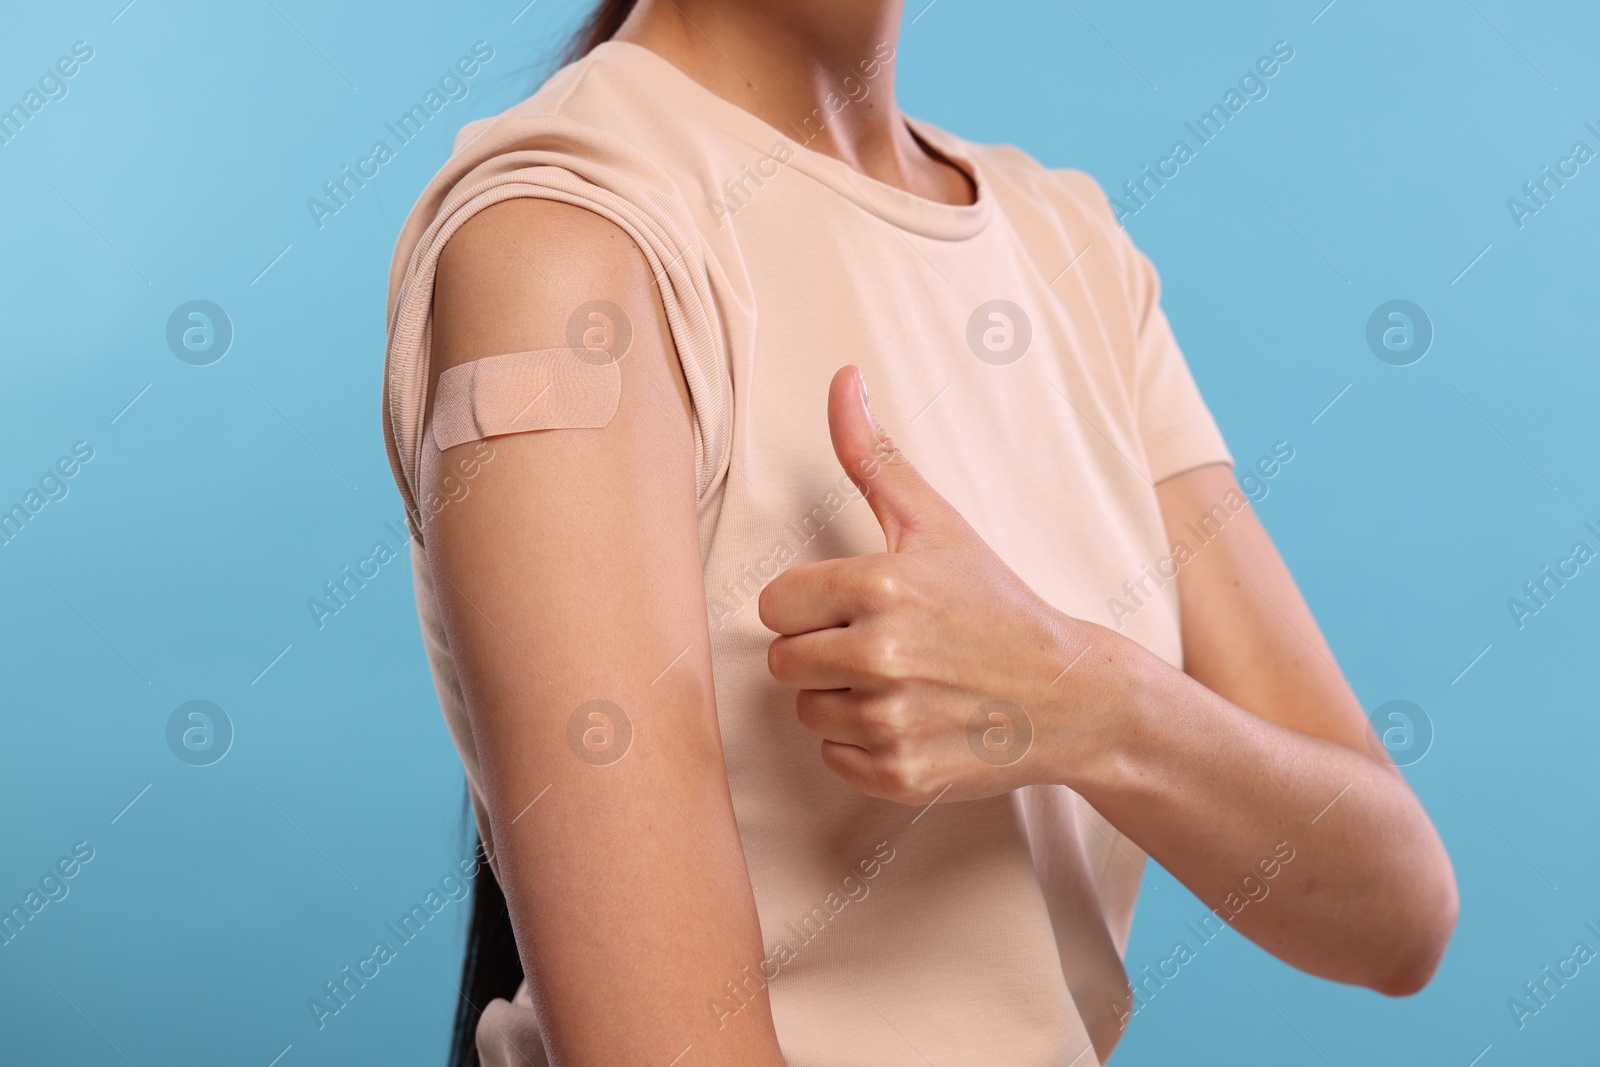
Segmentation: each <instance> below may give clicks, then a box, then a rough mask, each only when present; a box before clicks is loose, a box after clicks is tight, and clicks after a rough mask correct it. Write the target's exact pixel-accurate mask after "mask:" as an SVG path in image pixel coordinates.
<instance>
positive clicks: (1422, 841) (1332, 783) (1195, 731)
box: [1037, 630, 1457, 995]
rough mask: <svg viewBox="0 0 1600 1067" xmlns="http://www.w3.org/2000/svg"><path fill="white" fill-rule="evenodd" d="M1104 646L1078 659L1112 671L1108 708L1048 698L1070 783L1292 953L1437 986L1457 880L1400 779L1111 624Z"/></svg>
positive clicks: (1282, 953)
mask: <svg viewBox="0 0 1600 1067" xmlns="http://www.w3.org/2000/svg"><path fill="white" fill-rule="evenodd" d="M1091 648H1093V649H1094V651H1092V652H1090V653H1089V654H1088V655H1086V656H1085V660H1084V663H1083V664H1080V666H1079V668H1078V669H1084V668H1088V669H1089V670H1090V671H1094V672H1096V673H1097V674H1098V675H1099V678H1098V679H1096V680H1095V681H1094V683H1093V684H1092V685H1091V691H1094V692H1100V693H1104V694H1105V705H1104V707H1103V708H1102V709H1101V710H1099V711H1098V712H1096V713H1093V714H1089V715H1086V714H1085V709H1084V708H1083V707H1082V706H1081V705H1078V704H1076V703H1075V702H1074V704H1073V705H1072V706H1068V705H1067V704H1066V703H1065V702H1060V701H1056V702H1052V701H1050V700H1048V699H1047V700H1044V701H1042V702H1041V703H1040V704H1039V705H1037V707H1038V708H1039V715H1040V716H1041V717H1042V719H1043V721H1041V722H1039V723H1038V724H1037V729H1038V734H1039V739H1040V742H1042V745H1041V748H1042V752H1041V754H1042V755H1045V757H1046V758H1047V759H1051V760H1053V761H1054V762H1055V764H1056V766H1057V767H1058V768H1059V771H1060V777H1059V780H1060V781H1062V783H1063V784H1065V785H1068V786H1070V787H1071V788H1072V789H1074V790H1075V791H1076V792H1078V793H1079V794H1080V795H1081V796H1083V797H1084V799H1086V800H1087V801H1089V803H1091V804H1092V805H1094V807H1095V809H1096V810H1097V811H1099V812H1100V813H1101V814H1102V815H1104V816H1105V817H1106V818H1107V819H1108V820H1109V821H1110V822H1111V823H1112V824H1113V825H1115V826H1116V827H1118V829H1120V830H1122V832H1123V833H1125V834H1127V836H1128V837H1129V838H1130V839H1132V840H1133V841H1134V842H1135V843H1136V844H1138V845H1139V846H1140V847H1141V848H1143V849H1144V850H1145V851H1146V852H1147V853H1149V854H1150V856H1151V857H1153V858H1154V859H1155V860H1156V861H1157V862H1158V863H1160V864H1161V865H1162V866H1163V867H1165V868H1166V869H1167V870H1169V871H1171V872H1172V874H1173V875H1174V876H1175V877H1176V878H1178V880H1179V881H1181V882H1183V883H1184V884H1185V885H1186V886H1188V887H1189V888H1190V889H1191V890H1192V891H1193V892H1194V893H1195V894H1196V895H1197V896H1199V897H1200V898H1201V900H1203V901H1204V902H1205V903H1206V904H1207V905H1209V906H1210V907H1212V908H1213V909H1214V912H1215V914H1217V916H1218V917H1219V918H1224V919H1225V920H1226V921H1228V922H1230V923H1231V924H1232V925H1235V926H1237V927H1238V929H1239V931H1240V932H1241V933H1243V934H1245V935H1246V936H1248V937H1249V938H1250V939H1251V940H1252V941H1255V942H1256V943H1257V944H1259V945H1261V946H1262V947H1263V948H1265V949H1267V950H1268V951H1270V952H1272V953H1273V954H1274V955H1276V956H1278V957H1279V958H1281V959H1283V960H1284V961H1286V962H1288V963H1291V964H1293V965H1294V966H1296V967H1299V968H1301V969H1303V970H1306V971H1309V972H1311V973H1313V974H1317V975H1320V976H1322V977H1325V978H1331V979H1335V980H1337V981H1342V982H1350V983H1354V984H1359V985H1363V986H1367V987H1370V988H1372V989H1376V990H1378V991H1380V992H1384V993H1389V994H1392V995H1400V994H1407V993H1412V992H1415V991H1417V990H1418V989H1420V988H1421V987H1422V986H1423V985H1424V984H1426V982H1427V980H1428V978H1429V977H1430V976H1431V975H1432V973H1433V971H1434V969H1435V968H1436V967H1437V965H1438V962H1439V958H1440V956H1441V955H1442V954H1443V951H1444V946H1445V943H1446V942H1447V940H1448V939H1449V935H1450V931H1451V929H1452V927H1453V925H1454V922H1455V916H1456V906H1457V901H1456V890H1455V883H1454V880H1453V877H1452V876H1451V873H1450V864H1449V860H1448V858H1447V857H1446V855H1445V851H1444V846H1443V844H1442V843H1441V842H1440V840H1439V837H1438V835H1437V834H1436V833H1435V831H1434V829H1433V826H1432V824H1431V823H1430V822H1429V820H1428V818H1427V816H1426V814H1425V813H1424V812H1423V810H1422V808H1421V806H1420V805H1419V804H1418V802H1417V801H1416V799H1415V797H1414V796H1413V795H1412V794H1411V791H1410V789H1409V788H1408V787H1407V786H1406V784H1405V782H1404V780H1403V779H1402V778H1401V777H1400V775H1399V774H1398V773H1397V772H1396V771H1395V770H1394V769H1393V768H1392V767H1389V766H1386V765H1383V764H1380V763H1378V762H1377V761H1375V760H1373V759H1371V758H1369V757H1367V756H1365V755H1363V754H1361V753H1359V752H1356V751H1353V750H1352V749H1350V748H1347V747H1345V746H1343V745H1340V744H1337V743H1335V742H1332V741H1326V740H1323V739H1321V738H1316V737H1312V736H1309V735H1307V734H1304V733H1300V732H1298V731H1295V730H1292V729H1289V728H1287V727H1284V726H1279V725H1277V724H1275V723H1273V722H1270V721H1268V720H1266V719H1264V718H1262V717H1260V716H1257V715H1255V714H1252V713H1251V712H1248V711H1244V710H1242V709H1241V708H1239V707H1237V706H1236V705H1234V704H1232V703H1230V702H1229V701H1227V700H1225V699H1223V698H1222V697H1220V696H1218V695H1217V694H1216V693H1213V692H1212V691H1211V690H1209V689H1207V688H1206V687H1205V686H1203V685H1201V684H1200V683H1199V682H1196V681H1195V680H1194V679H1192V678H1190V677H1189V676H1187V675H1186V674H1184V673H1183V672H1182V671H1179V670H1177V669H1176V668H1174V667H1172V666H1170V665H1168V664H1167V663H1166V662H1164V661H1163V660H1161V659H1160V658H1159V657H1157V656H1155V655H1154V654H1152V653H1150V652H1148V651H1146V650H1145V649H1143V648H1142V647H1140V646H1138V645H1135V644H1134V643H1133V642H1131V641H1128V640H1127V639H1125V638H1122V637H1121V636H1119V635H1117V634H1115V633H1113V632H1111V631H1109V630H1104V631H1101V632H1100V633H1099V634H1098V635H1096V637H1095V639H1094V641H1093V642H1092V644H1091ZM1052 737H1054V738H1056V742H1055V743H1052V742H1050V741H1048V740H1047V739H1048V738H1052ZM1062 742H1065V744H1063V743H1062ZM1285 855H1289V856H1291V858H1289V859H1287V860H1285V859H1284V856H1285Z"/></svg>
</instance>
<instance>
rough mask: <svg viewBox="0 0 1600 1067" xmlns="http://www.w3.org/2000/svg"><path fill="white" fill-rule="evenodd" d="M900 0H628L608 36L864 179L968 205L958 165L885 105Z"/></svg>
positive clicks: (889, 98)
mask: <svg viewBox="0 0 1600 1067" xmlns="http://www.w3.org/2000/svg"><path fill="white" fill-rule="evenodd" d="M900 8H901V5H900V0H639V4H638V7H637V8H635V9H634V11H633V14H632V15H630V16H629V17H628V20H627V22H625V23H624V24H623V26H622V29H621V30H619V31H618V32H617V35H616V39H617V40H619V41H627V42H629V43H631V44H636V45H640V46H642V47H645V48H648V49H650V50H651V51H652V52H655V53H656V54H658V55H660V56H661V57H663V58H664V59H666V60H667V61H668V62H670V63H672V64H673V66H675V67H677V68H678V69H680V70H682V71H683V72H684V73H685V74H687V75H688V76H689V77H691V78H693V79H694V80H695V81H697V82H699V83H700V84H701V85H704V86H705V87H706V88H707V89H710V90H711V91H712V92H714V93H716V94H717V95H718V96H720V97H722V98H723V99H725V100H728V101H730V102H732V103H734V104H737V105H738V106H739V107H741V108H743V109H744V110H746V111H748V112H750V113H751V114H753V115H755V116H756V117H757V118H759V119H761V120H763V121H764V122H766V123H768V124H769V125H771V126H775V127H777V128H778V129H781V130H784V131H803V134H802V136H803V137H805V138H808V140H807V141H806V147H807V148H810V149H812V150H813V151H816V152H821V153H823V154H824V155H829V156H833V157H834V158H836V159H840V160H843V161H844V162H845V163H848V164H849V165H850V166H851V167H853V168H855V169H856V170H858V171H860V172H861V173H862V174H865V175H867V176H869V177H871V178H875V179H876V180H878V181H881V182H884V183H885V184H887V185H892V186H896V187H897V188H900V189H904V190H905V191H907V192H909V193H913V194H915V195H917V196H921V197H925V198H927V199H929V200H936V201H940V202H942V203H949V204H970V203H972V201H973V198H974V195H975V193H974V189H973V187H972V183H971V181H970V179H968V178H967V176H966V174H965V173H963V172H962V171H961V170H960V169H959V168H957V167H955V166H954V165H952V164H951V163H949V162H947V161H945V160H944V159H942V158H940V157H938V156H937V155H934V154H931V153H930V151H929V150H928V149H926V148H924V147H923V145H922V144H921V143H920V142H919V141H918V140H917V139H916V138H915V137H914V136H912V134H911V131H910V129H909V128H908V127H907V126H906V124H905V120H904V118H903V117H902V116H901V114H900V108H899V106H898V105H897V104H896V103H895V96H894V85H895V59H896V49H897V43H898V38H899V33H900Z"/></svg>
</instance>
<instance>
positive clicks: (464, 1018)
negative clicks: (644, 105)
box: [450, 0, 637, 1067]
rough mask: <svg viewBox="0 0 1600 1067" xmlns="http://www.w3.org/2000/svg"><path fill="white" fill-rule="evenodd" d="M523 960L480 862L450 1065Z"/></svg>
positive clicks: (597, 40) (472, 1047)
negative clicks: (484, 1010)
mask: <svg viewBox="0 0 1600 1067" xmlns="http://www.w3.org/2000/svg"><path fill="white" fill-rule="evenodd" d="M636 3H637V0H600V2H599V3H598V4H596V5H595V8H594V10H593V11H591V12H590V13H589V17H588V18H586V19H584V20H583V22H582V24H581V25H580V26H579V27H578V31H577V32H576V33H575V34H573V36H572V40H571V41H570V42H569V43H568V45H567V48H566V51H565V52H563V53H562V55H561V63H562V65H565V64H567V63H573V62H576V61H577V60H580V59H582V58H583V57H584V56H586V55H588V54H589V52H590V50H592V49H593V48H594V47H595V46H597V45H599V44H602V43H604V42H606V41H609V40H610V39H611V38H612V36H613V35H615V34H616V32H617V30H619V29H621V28H622V24H623V23H624V22H625V21H627V18H628V16H629V15H630V14H631V13H632V12H633V8H634V5H635V4H636ZM470 813H471V806H470V804H469V805H468V817H467V820H466V821H467V822H468V823H470V824H471V825H472V830H471V834H472V845H473V854H474V855H476V856H481V855H482V854H483V846H482V843H481V842H480V841H479V839H478V828H477V824H476V823H475V822H473V820H472V818H471V814H470ZM522 979H523V974H522V960H521V958H519V957H518V955H517V942H516V936H515V935H514V934H513V933H512V931H511V913H510V911H509V910H507V908H506V898H505V893H504V892H502V891H501V889H500V883H499V882H498V881H496V880H495V876H494V872H493V871H492V870H490V869H489V866H488V864H484V865H483V867H482V869H481V870H480V871H479V873H478V877H477V878H476V879H475V880H474V887H473V890H472V918H471V920H470V922H469V924H468V927H467V954H466V958H465V959H464V960H463V961H462V964H461V999H460V1000H458V1001H457V1002H456V1020H455V1029H454V1032H453V1033H452V1035H451V1038H450V1067H480V1063H479V1060H478V1041H477V1033H478V1019H479V1018H480V1017H481V1016H482V1015H483V1009H484V1008H486V1007H487V1006H488V1004H489V1002H490V1001H491V1000H494V999H495V998H496V997H500V998H503V999H505V1000H510V999H511V998H512V997H513V996H515V995H516V992H517V986H519V985H521V984H522Z"/></svg>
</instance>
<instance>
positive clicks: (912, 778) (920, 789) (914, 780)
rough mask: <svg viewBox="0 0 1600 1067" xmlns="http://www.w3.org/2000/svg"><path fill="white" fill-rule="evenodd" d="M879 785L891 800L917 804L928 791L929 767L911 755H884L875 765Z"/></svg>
mask: <svg viewBox="0 0 1600 1067" xmlns="http://www.w3.org/2000/svg"><path fill="white" fill-rule="evenodd" d="M874 771H875V773H876V777H877V780H878V785H879V787H880V788H881V789H882V790H883V794H884V796H885V797H887V798H888V799H890V800H894V801H897V802H899V803H902V804H915V803H918V802H919V801H921V800H922V799H923V795H924V794H925V793H926V792H927V777H928V776H927V768H926V765H925V764H924V763H923V761H922V760H920V759H918V758H916V757H915V756H910V755H894V756H883V757H880V758H879V759H878V761H877V765H876V766H875V767H874Z"/></svg>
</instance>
